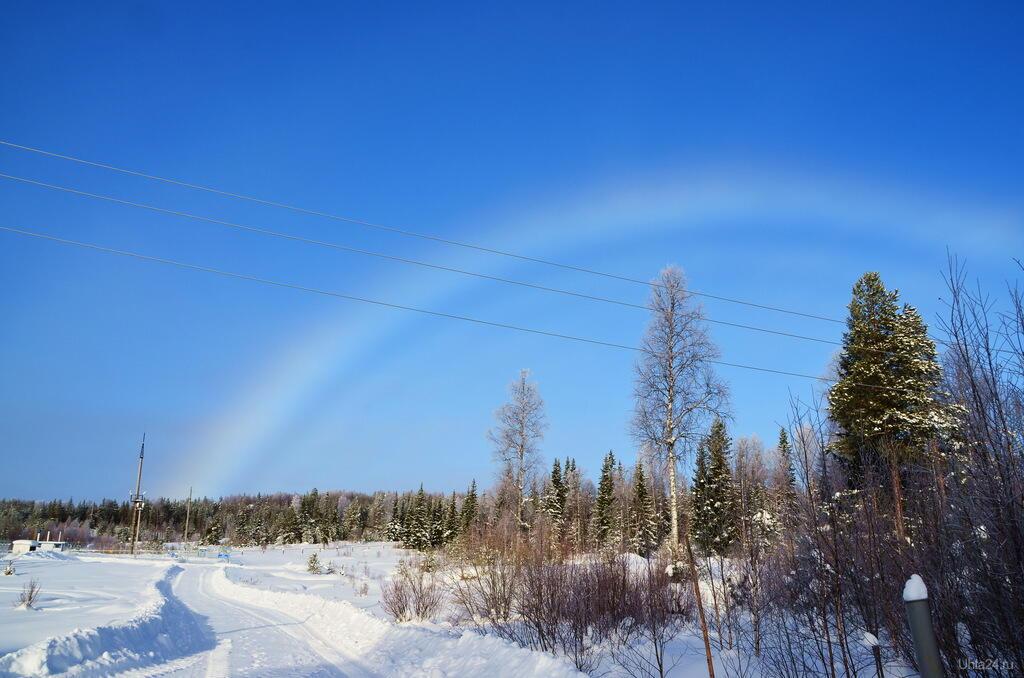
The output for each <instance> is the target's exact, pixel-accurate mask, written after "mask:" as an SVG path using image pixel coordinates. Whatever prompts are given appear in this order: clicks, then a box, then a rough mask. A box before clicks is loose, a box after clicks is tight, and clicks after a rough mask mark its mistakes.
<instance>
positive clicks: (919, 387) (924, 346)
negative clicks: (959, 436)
mask: <svg viewBox="0 0 1024 678" xmlns="http://www.w3.org/2000/svg"><path fill="white" fill-rule="evenodd" d="M838 372H839V374H838V380H837V381H836V383H835V385H834V386H833V387H832V388H831V389H830V390H829V393H828V401H829V411H830V412H831V415H832V418H833V419H834V420H835V421H836V423H838V424H839V426H840V431H839V437H838V440H837V442H836V444H835V445H834V446H833V450H834V451H835V452H836V453H838V454H839V455H840V456H841V457H843V458H844V459H846V460H847V461H848V462H851V463H852V465H853V466H854V468H855V469H856V468H859V461H860V459H861V455H862V454H867V455H869V456H871V457H878V458H882V459H885V460H887V461H893V462H895V463H896V464H897V465H898V464H901V463H903V462H905V461H907V460H908V459H912V458H914V457H916V456H919V455H920V453H921V451H922V445H923V443H924V442H925V441H927V440H928V439H929V438H931V437H934V436H936V435H940V434H942V433H944V432H946V431H948V430H950V429H951V428H952V427H953V426H954V425H955V418H954V416H953V414H954V412H953V411H952V410H950V409H949V408H947V407H945V406H944V405H943V404H942V403H941V401H940V400H939V398H938V397H937V396H938V389H939V383H940V380H941V377H942V371H941V368H940V367H939V364H938V358H937V356H936V352H935V344H934V342H932V340H931V339H929V338H928V333H927V327H926V326H925V324H924V321H923V320H922V319H921V316H920V314H919V313H918V312H917V310H916V309H914V308H913V307H912V306H908V305H904V306H903V308H902V309H901V308H900V306H899V293H898V291H895V290H893V291H889V290H887V289H886V288H885V285H884V284H883V283H882V279H881V277H880V276H879V275H878V274H877V273H874V272H871V273H865V274H864V275H863V276H862V277H861V278H860V280H858V281H857V283H856V284H855V285H854V286H853V298H852V299H851V301H850V305H849V317H848V319H847V330H846V333H845V334H844V335H843V347H842V352H841V354H840V357H839V365H838Z"/></svg>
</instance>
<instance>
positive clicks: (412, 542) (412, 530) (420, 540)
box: [403, 484, 431, 551]
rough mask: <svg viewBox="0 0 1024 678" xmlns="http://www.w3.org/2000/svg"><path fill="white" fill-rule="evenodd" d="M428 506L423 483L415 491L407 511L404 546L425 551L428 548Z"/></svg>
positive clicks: (429, 515) (429, 516)
mask: <svg viewBox="0 0 1024 678" xmlns="http://www.w3.org/2000/svg"><path fill="white" fill-rule="evenodd" d="M430 519H431V514H430V506H429V501H428V499H427V495H426V493H425V492H424V491H423V485H422V484H420V490H419V492H417V493H416V498H415V499H414V500H413V504H412V508H411V510H410V511H409V526H408V528H407V530H406V534H405V539H404V541H403V545H404V546H405V547H406V548H411V549H416V550H417V551H425V550H427V549H428V548H430Z"/></svg>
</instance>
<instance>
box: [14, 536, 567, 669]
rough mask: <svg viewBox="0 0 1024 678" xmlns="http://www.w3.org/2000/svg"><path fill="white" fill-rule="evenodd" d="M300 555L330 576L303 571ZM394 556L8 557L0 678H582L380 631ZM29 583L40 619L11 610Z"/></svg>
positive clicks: (558, 663) (305, 550)
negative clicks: (327, 567) (10, 573)
mask: <svg viewBox="0 0 1024 678" xmlns="http://www.w3.org/2000/svg"><path fill="white" fill-rule="evenodd" d="M313 550H316V551H317V553H318V556H319V558H320V560H321V562H322V563H324V564H327V563H329V562H330V561H332V560H333V561H335V565H337V566H338V569H339V573H337V574H333V575H328V574H322V575H316V574H311V573H308V572H306V570H305V563H306V559H307V558H308V557H309V554H310V553H311V552H312V551H313ZM215 555H216V554H215V553H211V556H215ZM404 555H405V553H404V552H402V551H401V550H400V549H396V548H394V547H393V546H391V545H388V544H371V545H364V544H352V545H342V546H339V547H336V548H328V549H325V550H320V549H319V548H318V547H311V546H305V547H288V548H285V549H281V548H280V547H278V548H277V549H268V550H267V551H266V552H263V551H261V550H260V549H253V550H246V551H244V552H238V551H235V552H233V553H232V557H231V558H230V559H228V560H227V562H225V561H224V560H222V559H217V558H215V557H210V558H202V559H200V558H186V559H184V560H183V561H181V562H177V561H175V560H172V559H171V558H169V557H155V558H139V559H134V560H133V559H131V558H128V557H118V556H81V557H68V556H63V557H56V558H54V557H21V558H19V559H18V561H17V562H16V566H17V574H16V576H15V577H2V576H0V642H2V644H3V648H2V649H0V652H6V654H2V655H0V677H4V678H6V677H8V676H11V677H13V676H51V675H59V676H108V675H125V676H269V677H277V676H353V677H362V676H425V677H426V676H429V677H431V678H434V677H435V676H436V677H438V678H443V677H457V676H496V677H498V678H503V677H512V676H552V677H554V678H560V677H562V676H578V675H581V674H579V673H578V672H577V671H576V670H575V668H574V667H573V666H572V664H571V663H570V662H568V661H567V660H565V659H564V658H556V657H554V656H552V655H550V654H545V653H540V652H534V651H531V650H527V649H524V648H521V647H519V646H517V645H514V644H511V643H508V642H506V641H503V640H500V639H498V638H494V637H487V636H481V635H479V634H477V633H474V632H471V631H465V630H461V629H457V628H454V627H451V626H450V625H438V624H430V623H420V624H395V623H393V622H391V621H389V620H387V619H386V618H385V615H384V614H383V613H382V612H381V611H380V606H379V602H378V601H379V596H380V584H381V582H382V581H383V580H384V579H385V578H386V577H387V576H388V575H389V573H390V572H391V570H392V569H393V568H394V566H395V565H396V564H397V562H398V560H399V558H401V557H403V556H404ZM30 578H35V579H37V580H39V581H40V583H41V584H42V586H43V596H42V597H41V599H40V603H39V605H38V607H39V609H38V610H17V609H15V608H14V607H13V605H11V604H10V603H11V601H15V600H16V599H17V592H18V591H20V590H21V586H22V585H23V584H24V583H25V582H27V581H28V580H29V579H30ZM5 580H14V581H5ZM75 603H80V604H75Z"/></svg>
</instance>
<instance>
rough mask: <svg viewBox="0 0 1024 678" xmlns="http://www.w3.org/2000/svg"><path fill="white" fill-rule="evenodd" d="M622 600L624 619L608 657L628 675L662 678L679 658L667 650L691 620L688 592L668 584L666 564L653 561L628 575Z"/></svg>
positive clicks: (684, 587) (690, 600)
mask: <svg viewBox="0 0 1024 678" xmlns="http://www.w3.org/2000/svg"><path fill="white" fill-rule="evenodd" d="M624 600H625V606H626V610H627V611H628V616H626V617H625V619H624V621H623V623H622V624H621V628H620V636H619V638H618V639H617V641H618V642H614V643H611V644H610V647H611V654H612V658H613V659H614V660H615V663H616V664H618V665H619V666H620V667H622V669H623V670H624V671H625V672H626V673H627V674H629V675H630V676H636V677H637V678H639V677H641V676H665V675H666V674H668V673H669V672H670V671H672V669H673V668H675V666H676V665H677V664H678V663H679V661H680V660H681V659H682V656H681V655H676V656H674V657H671V656H669V654H668V652H667V650H668V645H669V643H671V642H672V641H673V640H674V639H675V638H676V637H677V636H679V634H680V633H682V632H683V631H684V630H685V629H686V628H687V627H688V626H689V625H690V624H691V623H692V622H693V620H694V608H695V605H694V599H693V592H692V590H691V589H690V588H689V587H688V586H687V585H685V584H677V583H673V582H672V581H671V579H670V577H669V574H668V562H667V561H665V562H662V561H660V560H653V561H648V562H647V565H646V567H645V569H644V570H643V571H640V572H634V573H630V575H629V577H628V579H627V589H626V591H625V592H624Z"/></svg>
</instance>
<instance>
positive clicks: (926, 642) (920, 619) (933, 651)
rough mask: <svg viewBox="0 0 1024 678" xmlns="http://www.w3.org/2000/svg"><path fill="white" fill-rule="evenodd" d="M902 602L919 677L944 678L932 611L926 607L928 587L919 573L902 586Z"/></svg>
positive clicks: (911, 576)
mask: <svg viewBox="0 0 1024 678" xmlns="http://www.w3.org/2000/svg"><path fill="white" fill-rule="evenodd" d="M903 602H904V604H906V606H907V621H908V623H909V624H910V635H911V637H913V639H914V653H915V655H916V656H917V668H918V670H919V671H920V672H921V678H945V675H946V674H945V672H944V671H943V669H942V658H941V657H940V656H939V646H938V643H936V641H935V629H934V628H932V613H931V610H930V609H929V607H928V587H927V586H925V585H924V581H923V580H922V579H921V577H920V575H916V574H912V575H910V579H908V580H907V583H906V584H905V585H904V586H903Z"/></svg>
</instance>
